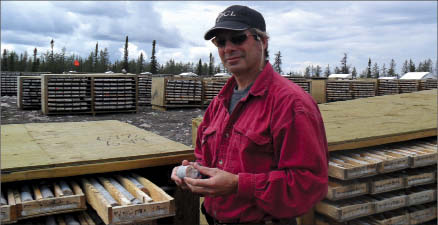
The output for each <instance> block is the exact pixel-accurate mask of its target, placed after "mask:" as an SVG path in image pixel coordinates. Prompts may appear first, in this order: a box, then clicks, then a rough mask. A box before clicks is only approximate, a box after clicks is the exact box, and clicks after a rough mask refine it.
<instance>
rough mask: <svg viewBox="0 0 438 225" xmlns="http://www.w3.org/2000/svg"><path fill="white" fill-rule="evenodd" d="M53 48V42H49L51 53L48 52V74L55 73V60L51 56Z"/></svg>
mask: <svg viewBox="0 0 438 225" xmlns="http://www.w3.org/2000/svg"><path fill="white" fill-rule="evenodd" d="M54 46H55V41H54V40H53V39H52V41H50V48H51V52H50V56H49V71H50V72H52V73H53V72H55V58H54V55H53V47H54Z"/></svg>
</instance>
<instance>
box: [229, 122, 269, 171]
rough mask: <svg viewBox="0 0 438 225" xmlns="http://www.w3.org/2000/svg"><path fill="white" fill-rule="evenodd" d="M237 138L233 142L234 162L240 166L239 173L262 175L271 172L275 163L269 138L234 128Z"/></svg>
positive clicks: (251, 131) (240, 128)
mask: <svg viewBox="0 0 438 225" xmlns="http://www.w3.org/2000/svg"><path fill="white" fill-rule="evenodd" d="M234 131H235V133H236V138H235V140H234V142H233V151H235V154H232V158H233V161H234V162H236V163H237V164H238V165H239V166H238V168H236V169H237V170H238V172H250V173H262V172H266V171H269V170H270V168H271V167H272V164H273V162H274V160H273V159H274V150H273V146H272V141H271V138H270V137H269V136H266V135H264V134H261V133H258V132H255V131H253V130H248V129H244V128H242V127H234Z"/></svg>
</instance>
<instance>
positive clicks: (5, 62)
mask: <svg viewBox="0 0 438 225" xmlns="http://www.w3.org/2000/svg"><path fill="white" fill-rule="evenodd" d="M2 71H8V51H7V50H6V48H5V49H3V55H2Z"/></svg>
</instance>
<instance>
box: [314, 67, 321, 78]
mask: <svg viewBox="0 0 438 225" xmlns="http://www.w3.org/2000/svg"><path fill="white" fill-rule="evenodd" d="M321 73H322V69H321V67H320V66H319V65H316V68H315V77H320V76H321Z"/></svg>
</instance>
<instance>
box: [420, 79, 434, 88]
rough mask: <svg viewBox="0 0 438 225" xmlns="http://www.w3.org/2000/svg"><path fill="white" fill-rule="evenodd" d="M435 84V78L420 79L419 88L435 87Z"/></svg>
mask: <svg viewBox="0 0 438 225" xmlns="http://www.w3.org/2000/svg"><path fill="white" fill-rule="evenodd" d="M437 84H438V83H437V80H436V79H427V80H421V82H420V88H421V90H430V89H437Z"/></svg>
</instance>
